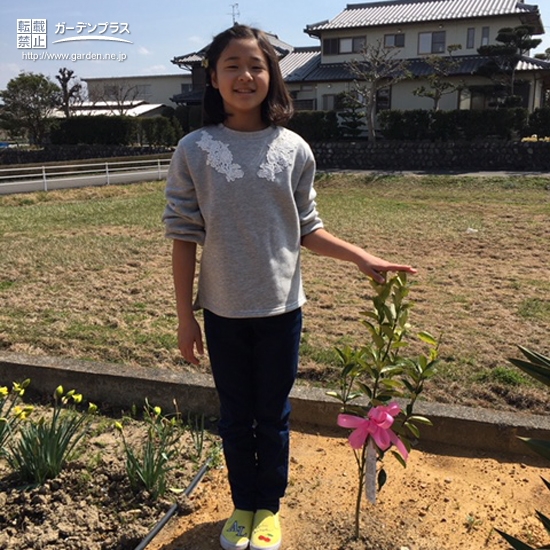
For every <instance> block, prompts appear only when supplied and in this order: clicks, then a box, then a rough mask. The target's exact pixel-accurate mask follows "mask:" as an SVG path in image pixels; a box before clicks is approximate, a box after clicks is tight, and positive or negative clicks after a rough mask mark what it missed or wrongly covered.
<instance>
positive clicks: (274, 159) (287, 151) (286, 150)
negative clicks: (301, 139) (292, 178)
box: [258, 140, 294, 181]
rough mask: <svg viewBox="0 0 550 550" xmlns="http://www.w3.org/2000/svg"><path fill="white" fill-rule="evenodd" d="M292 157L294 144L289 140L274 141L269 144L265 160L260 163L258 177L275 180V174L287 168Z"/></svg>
mask: <svg viewBox="0 0 550 550" xmlns="http://www.w3.org/2000/svg"><path fill="white" fill-rule="evenodd" d="M293 158H294V144H293V143H292V142H291V141H283V140H277V141H274V142H273V143H271V145H270V146H269V149H268V151H267V155H266V159H265V161H264V162H262V164H260V169H259V170H258V177H260V178H264V179H266V180H269V181H275V175H276V174H278V173H279V172H282V171H283V170H285V169H286V168H288V167H289V166H290V165H291V164H292V161H293Z"/></svg>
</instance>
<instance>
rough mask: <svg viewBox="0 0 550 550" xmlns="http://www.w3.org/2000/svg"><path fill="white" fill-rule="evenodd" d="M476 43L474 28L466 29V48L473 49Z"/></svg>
mask: <svg viewBox="0 0 550 550" xmlns="http://www.w3.org/2000/svg"><path fill="white" fill-rule="evenodd" d="M475 44H476V30H475V29H474V28H470V29H468V34H467V36H466V48H467V49H468V50H473V49H474V48H475Z"/></svg>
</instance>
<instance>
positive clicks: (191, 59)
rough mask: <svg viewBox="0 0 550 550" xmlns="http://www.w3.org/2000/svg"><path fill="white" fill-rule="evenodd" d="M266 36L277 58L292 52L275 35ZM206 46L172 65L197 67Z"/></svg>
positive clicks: (173, 61)
mask: <svg viewBox="0 0 550 550" xmlns="http://www.w3.org/2000/svg"><path fill="white" fill-rule="evenodd" d="M266 35H267V37H268V39H269V42H270V43H271V45H272V46H273V47H274V48H275V51H276V52H277V54H278V55H279V57H282V56H285V55H287V54H288V53H289V52H291V51H293V50H294V47H293V46H291V45H290V44H288V43H286V42H283V41H282V40H281V39H280V38H279V37H278V36H277V35H276V34H271V33H269V32H266ZM209 45H210V44H209ZM209 45H208V46H209ZM208 46H205V47H204V48H202V50H199V51H198V52H193V53H189V54H185V55H179V56H177V57H174V58H173V59H172V63H174V65H184V66H192V65H198V64H199V63H201V62H202V60H203V59H204V55H205V53H206V51H207V50H208Z"/></svg>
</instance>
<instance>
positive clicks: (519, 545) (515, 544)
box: [495, 529, 535, 550]
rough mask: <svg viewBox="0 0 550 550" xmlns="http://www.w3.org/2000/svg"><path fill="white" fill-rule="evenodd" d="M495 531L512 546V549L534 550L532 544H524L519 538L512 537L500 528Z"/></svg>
mask: <svg viewBox="0 0 550 550" xmlns="http://www.w3.org/2000/svg"><path fill="white" fill-rule="evenodd" d="M495 531H496V532H497V533H498V534H499V535H500V536H501V537H502V538H504V539H505V540H506V542H508V544H510V545H511V546H512V548H513V549H514V550H535V548H533V547H532V546H529V545H528V544H525V543H524V542H522V541H521V540H519V539H516V537H512V536H511V535H508V534H507V533H504V532H503V531H501V530H500V529H495Z"/></svg>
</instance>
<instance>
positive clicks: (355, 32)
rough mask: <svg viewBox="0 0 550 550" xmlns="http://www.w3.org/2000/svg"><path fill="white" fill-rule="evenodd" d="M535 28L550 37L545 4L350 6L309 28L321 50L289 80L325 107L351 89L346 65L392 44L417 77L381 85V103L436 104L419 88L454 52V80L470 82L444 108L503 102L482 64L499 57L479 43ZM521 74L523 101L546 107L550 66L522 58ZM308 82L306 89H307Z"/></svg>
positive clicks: (489, 1)
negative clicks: (435, 61)
mask: <svg viewBox="0 0 550 550" xmlns="http://www.w3.org/2000/svg"><path fill="white" fill-rule="evenodd" d="M520 25H529V26H531V27H532V28H533V36H536V35H540V34H544V27H543V23H542V20H541V16H540V12H539V10H538V7H537V6H534V5H528V4H525V3H524V2H523V0H390V1H384V2H368V3H362V4H348V5H347V6H346V8H345V9H344V10H343V11H342V12H341V13H340V14H338V15H337V16H336V17H335V18H334V19H331V20H327V21H322V22H320V23H315V24H311V25H307V26H306V28H305V32H306V33H307V34H309V35H310V36H312V37H316V38H318V39H319V40H320V42H321V51H320V52H319V54H318V56H317V58H316V60H315V62H313V61H311V62H310V65H309V67H308V70H307V71H300V70H299V71H297V73H295V74H290V75H289V76H288V77H287V79H286V81H287V83H288V85H289V87H290V88H291V89H292V88H295V90H296V92H295V95H296V98H297V100H298V101H305V100H309V101H311V102H312V103H313V104H314V105H315V108H317V109H330V108H332V107H333V106H334V101H335V98H336V96H337V95H338V93H340V92H343V91H346V90H349V87H350V82H351V81H352V80H353V75H352V74H351V73H350V71H349V69H348V68H347V66H346V63H347V62H350V61H352V60H354V59H355V60H361V50H362V48H363V45H364V44H365V43H369V44H374V43H378V42H379V43H381V44H383V45H384V47H385V48H390V49H392V50H393V51H394V52H395V53H394V57H395V59H403V60H407V62H408V66H407V68H408V70H409V71H410V73H412V76H413V78H412V79H407V80H404V81H401V82H399V83H398V84H396V85H395V86H392V85H391V83H390V84H389V86H388V88H386V89H385V90H381V92H382V93H381V96H380V97H379V103H380V106H381V107H383V108H394V109H429V108H431V100H430V99H427V98H425V97H417V96H415V95H414V93H413V91H414V90H415V89H416V88H418V87H419V86H420V85H422V84H425V83H426V76H427V75H429V74H430V73H431V72H433V69H432V68H431V66H430V65H429V64H428V63H427V62H426V60H427V59H428V58H430V57H431V56H434V55H438V56H448V55H449V52H448V48H449V46H453V47H457V48H459V49H457V50H456V51H455V52H454V54H453V60H454V61H453V65H452V69H451V70H450V71H449V73H448V78H449V80H450V81H452V80H454V81H455V82H457V83H459V82H460V83H461V84H464V86H463V87H462V89H461V90H460V91H456V92H454V93H452V94H449V95H446V96H445V97H443V98H442V102H441V108H442V109H445V110H451V109H484V108H488V107H490V106H492V104H493V103H494V101H495V94H494V92H495V91H496V89H497V88H498V86H497V85H495V84H494V83H493V82H492V81H491V80H490V79H489V78H488V77H487V76H482V75H481V71H480V69H482V67H483V66H486V65H487V64H488V63H489V62H490V61H491V58H489V57H487V56H482V55H479V54H478V48H480V47H481V46H486V45H490V44H495V43H496V41H495V38H496V36H497V34H498V31H499V30H500V29H502V28H505V27H511V28H515V27H518V26H520ZM516 78H517V79H518V81H521V83H522V86H521V88H520V90H519V91H518V94H521V95H522V97H523V105H524V106H525V107H527V108H528V109H529V110H530V111H532V110H533V109H535V108H537V107H539V106H541V105H542V101H543V90H544V88H545V87H547V86H548V81H549V79H550V63H548V62H545V61H542V60H539V59H534V58H531V57H528V56H522V58H521V59H520V60H519V61H518V62H517V66H516ZM304 87H305V89H304Z"/></svg>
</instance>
